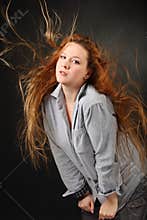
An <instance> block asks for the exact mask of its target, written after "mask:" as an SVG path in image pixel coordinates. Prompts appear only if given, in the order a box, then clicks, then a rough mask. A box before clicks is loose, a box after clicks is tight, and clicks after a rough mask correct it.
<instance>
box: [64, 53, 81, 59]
mask: <svg viewBox="0 0 147 220" xmlns="http://www.w3.org/2000/svg"><path fill="white" fill-rule="evenodd" d="M61 54H64V55H66V53H64V52H62V53H61ZM71 58H78V59H79V60H80V59H81V58H80V57H78V56H72V57H71Z"/></svg>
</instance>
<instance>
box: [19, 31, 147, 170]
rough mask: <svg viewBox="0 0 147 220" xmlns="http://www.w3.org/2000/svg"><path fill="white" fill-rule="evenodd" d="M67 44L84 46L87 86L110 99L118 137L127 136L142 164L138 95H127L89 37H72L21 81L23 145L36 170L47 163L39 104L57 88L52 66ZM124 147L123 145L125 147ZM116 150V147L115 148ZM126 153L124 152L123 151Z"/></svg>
mask: <svg viewBox="0 0 147 220" xmlns="http://www.w3.org/2000/svg"><path fill="white" fill-rule="evenodd" d="M69 42H75V43H77V44H80V45H81V46H83V47H84V48H85V49H86V50H87V52H88V68H89V69H90V70H91V72H92V74H91V76H90V78H89V79H88V81H87V83H89V84H91V85H93V86H94V87H95V88H96V90H97V91H98V92H100V93H103V94H105V95H107V96H109V97H110V99H111V101H112V103H113V105H114V109H115V113H116V117H117V121H118V143H119V134H120V133H123V134H124V135H125V136H126V137H128V136H129V138H130V139H131V141H132V142H133V144H134V145H135V147H136V149H137V150H138V152H139V155H140V158H141V161H143V160H144V158H145V153H144V150H145V143H144V140H145V137H146V133H147V117H146V114H145V112H144V107H143V103H142V99H141V98H140V96H139V94H135V93H132V94H131V93H130V92H129V90H128V88H129V87H128V85H129V82H127V83H126V84H124V83H123V82H122V80H121V79H119V77H118V72H117V68H116V65H114V63H113V62H111V61H110V60H109V59H107V58H106V54H105V53H104V50H103V49H102V48H101V47H98V46H97V45H96V43H95V42H94V41H92V40H91V39H89V38H88V37H85V36H81V35H78V34H72V35H69V36H67V37H66V38H64V40H63V41H62V42H61V44H60V45H59V46H58V47H57V48H56V49H55V51H54V52H53V53H52V54H51V55H50V56H49V57H48V58H47V59H45V60H44V61H43V62H42V63H41V64H40V66H38V67H37V68H36V67H35V68H33V69H32V70H31V71H30V72H29V73H28V74H26V75H25V76H23V78H21V82H22V84H23V86H24V89H25V97H24V117H25V130H24V136H25V143H26V149H27V152H29V153H30V156H31V159H32V161H33V164H34V166H35V167H37V166H38V165H39V161H40V159H44V160H45V161H46V162H47V158H48V156H47V151H46V149H47V148H46V147H45V146H46V143H47V137H46V134H45V132H44V129H43V123H42V113H41V105H42V103H43V99H44V97H45V95H46V94H50V93H51V92H52V91H53V90H54V88H55V87H56V86H57V81H56V77H55V67H56V62H57V60H58V57H59V55H60V52H61V50H62V49H63V48H64V46H65V45H66V44H67V43H69ZM124 148H125V146H124ZM118 150H119V148H118ZM126 150H127V149H126Z"/></svg>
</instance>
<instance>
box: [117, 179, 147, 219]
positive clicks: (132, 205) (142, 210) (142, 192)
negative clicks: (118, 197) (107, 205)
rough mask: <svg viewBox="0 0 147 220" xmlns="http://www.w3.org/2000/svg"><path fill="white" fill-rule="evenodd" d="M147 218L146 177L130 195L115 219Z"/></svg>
mask: <svg viewBox="0 0 147 220" xmlns="http://www.w3.org/2000/svg"><path fill="white" fill-rule="evenodd" d="M124 219H125V220H147V177H145V178H144V179H143V180H142V181H141V183H140V184H139V185H138V187H137V188H136V190H135V192H134V193H133V195H132V197H131V198H130V199H129V201H128V203H127V204H126V206H125V207H124V208H122V210H120V211H119V212H118V214H117V216H116V217H115V220H124Z"/></svg>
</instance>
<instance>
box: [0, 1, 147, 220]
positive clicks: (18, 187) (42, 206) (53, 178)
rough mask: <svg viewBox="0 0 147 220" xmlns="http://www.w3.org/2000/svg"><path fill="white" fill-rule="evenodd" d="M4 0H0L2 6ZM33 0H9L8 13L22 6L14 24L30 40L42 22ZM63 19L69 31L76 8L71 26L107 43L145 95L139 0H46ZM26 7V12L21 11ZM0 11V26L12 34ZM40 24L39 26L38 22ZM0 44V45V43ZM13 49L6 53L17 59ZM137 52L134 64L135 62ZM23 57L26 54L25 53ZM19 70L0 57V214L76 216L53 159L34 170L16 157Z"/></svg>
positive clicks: (146, 66) (145, 31)
mask: <svg viewBox="0 0 147 220" xmlns="http://www.w3.org/2000/svg"><path fill="white" fill-rule="evenodd" d="M7 2H8V1H4V0H3V1H0V6H1V7H3V8H5V6H6V4H7ZM37 2H38V1H37V0H36V1H35V0H25V1H18V0H13V1H12V5H11V8H10V16H12V17H14V15H15V13H18V10H19V12H20V11H21V12H23V14H24V16H22V17H21V18H20V19H18V20H17V21H16V24H15V28H16V29H17V31H19V33H21V34H22V35H23V36H24V37H25V38H26V39H27V40H32V41H33V40H34V41H35V40H36V33H37V30H38V27H39V25H40V24H41V25H42V21H41V18H40V17H41V16H40V9H39V5H38V3H37ZM47 3H48V8H49V10H51V9H54V10H55V11H56V12H57V13H58V14H59V16H60V17H62V20H63V27H62V31H63V32H64V31H69V30H70V25H71V23H72V19H73V15H74V14H76V12H77V10H79V16H78V25H77V31H78V32H80V33H82V34H86V35H90V36H91V37H92V38H93V39H95V40H96V41H97V42H100V43H101V44H102V45H104V46H105V48H107V49H108V50H109V51H110V52H111V54H112V56H113V57H114V58H115V57H116V59H117V60H119V62H120V63H121V64H122V65H125V66H127V67H128V69H129V72H130V73H131V76H132V77H133V78H135V79H136V80H137V81H138V82H139V83H140V85H141V86H142V87H141V93H142V96H143V99H144V102H145V103H146V98H147V86H146V84H147V59H146V57H147V20H146V19H147V13H146V7H145V4H144V2H143V1H142V0H58V1H57V0H47ZM25 13H26V14H25ZM4 24H5V21H4V19H3V18H2V16H1V17H0V32H2V33H3V34H4V36H5V37H10V39H12V40H13V39H14V38H15V37H14V35H13V34H12V33H11V31H10V29H9V28H5V32H4V31H2V27H4ZM42 27H43V26H42ZM0 48H3V45H0ZM19 56H20V54H19V52H17V53H16V54H13V53H10V54H9V56H8V57H6V58H8V59H10V61H13V62H14V63H15V62H16V63H19V61H20V60H21V62H22V57H21V56H20V57H21V58H20V60H19ZM136 56H137V63H138V64H137V68H136ZM28 57H29V55H28ZM18 75H19V73H18V72H16V71H14V70H10V69H9V68H7V67H6V66H4V65H3V63H2V62H0V110H1V111H0V128H1V133H0V220H8V219H15V220H31V219H35V220H58V219H59V218H60V219H61V220H69V219H70V220H78V219H80V218H79V209H78V208H77V206H76V202H75V201H74V200H73V199H72V198H70V197H69V198H62V194H63V193H64V191H65V190H66V189H65V187H64V185H63V183H62V181H61V179H60V177H59V174H58V171H57V169H56V166H55V164H54V161H53V159H52V158H51V162H50V164H49V169H48V170H46V169H44V168H41V169H40V170H38V171H35V170H34V169H33V168H32V165H31V164H30V162H29V161H28V160H26V161H27V162H24V161H22V157H21V154H20V150H19V146H18V142H17V139H16V133H17V130H18V121H19V120H20V118H21V117H22V102H21V97H20V93H19V91H18Z"/></svg>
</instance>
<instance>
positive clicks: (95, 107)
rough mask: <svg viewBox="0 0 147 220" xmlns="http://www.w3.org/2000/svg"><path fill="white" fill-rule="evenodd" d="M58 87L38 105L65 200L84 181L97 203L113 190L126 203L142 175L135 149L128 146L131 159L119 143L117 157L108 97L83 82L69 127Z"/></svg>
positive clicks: (62, 96)
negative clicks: (65, 188) (62, 186)
mask: <svg viewBox="0 0 147 220" xmlns="http://www.w3.org/2000/svg"><path fill="white" fill-rule="evenodd" d="M64 101H65V100H64V95H63V92H62V87H61V84H58V86H57V87H56V89H55V90H54V91H53V92H52V93H51V94H50V95H47V96H46V97H45V99H44V102H43V109H42V110H43V111H42V113H43V122H44V129H45V131H46V134H47V136H48V140H49V144H50V148H51V151H52V154H53V157H54V159H55V162H56V165H57V168H58V170H59V173H60V175H61V178H62V180H63V182H64V184H65V186H66V187H67V191H66V193H64V194H63V196H67V195H70V194H73V193H75V192H77V191H79V190H80V189H81V188H82V187H83V186H84V184H85V180H86V181H87V182H88V184H89V186H90V188H91V190H92V194H93V197H94V200H95V199H96V198H98V200H99V201H100V202H101V203H102V202H103V201H104V200H105V198H106V196H108V195H109V194H111V193H112V192H114V191H115V192H117V193H118V195H119V209H120V208H121V207H122V206H123V205H125V203H126V202H127V200H128V199H129V198H130V196H131V195H132V193H133V192H134V190H135V188H136V187H137V185H138V184H139V182H140V180H141V178H142V177H143V176H144V174H143V172H142V171H141V165H140V161H139V157H138V154H137V151H136V150H135V148H134V146H133V145H132V143H131V142H129V147H130V151H131V154H132V157H130V155H129V154H128V153H125V152H124V151H123V149H124V148H123V146H124V145H125V144H126V141H125V139H124V138H123V135H122V138H121V141H120V143H121V144H120V154H116V135H117V120H116V117H115V112H114V109H113V105H112V103H111V101H110V99H109V98H108V97H107V96H105V95H104V94H100V93H98V92H97V91H96V90H95V89H94V87H92V86H91V85H87V84H84V85H83V86H82V87H81V89H80V91H79V93H78V95H77V98H76V103H75V106H74V112H73V118H72V128H70V126H69V122H68V119H67V114H66V109H65V103H64Z"/></svg>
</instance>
